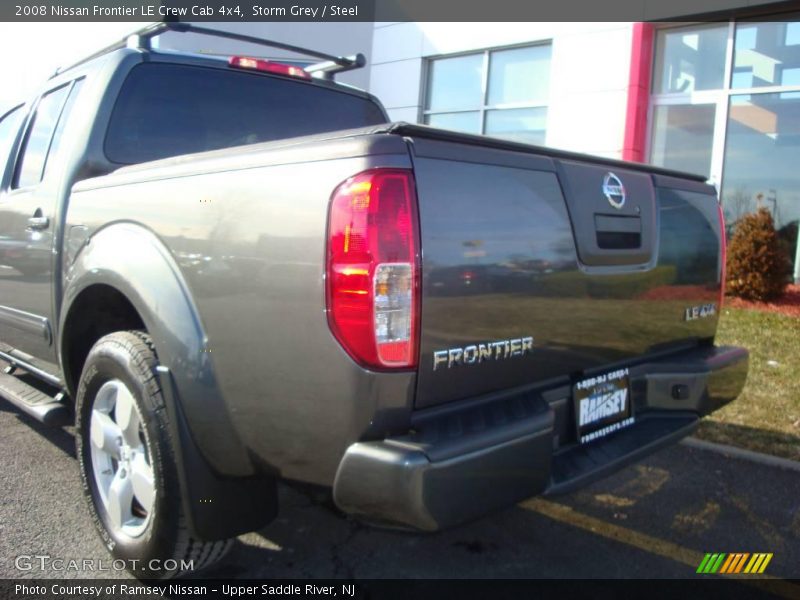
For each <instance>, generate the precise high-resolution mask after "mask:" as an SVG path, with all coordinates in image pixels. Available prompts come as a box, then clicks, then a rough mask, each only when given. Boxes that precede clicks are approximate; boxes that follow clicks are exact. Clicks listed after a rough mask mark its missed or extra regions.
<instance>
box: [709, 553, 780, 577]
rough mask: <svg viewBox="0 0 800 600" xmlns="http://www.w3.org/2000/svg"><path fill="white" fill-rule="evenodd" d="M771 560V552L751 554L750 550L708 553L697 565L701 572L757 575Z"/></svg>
mask: <svg viewBox="0 0 800 600" xmlns="http://www.w3.org/2000/svg"><path fill="white" fill-rule="evenodd" d="M771 560H772V553H771V552H769V553H767V552H756V553H755V554H750V553H749V552H733V553H731V554H725V553H713V554H712V553H708V554H706V555H705V556H704V557H703V560H702V562H701V563H700V566H699V567H697V572H698V573H701V574H717V573H718V574H720V575H736V574H744V573H747V574H751V575H756V574H760V573H763V572H764V570H765V569H766V568H767V565H768V564H769V562H770V561H771Z"/></svg>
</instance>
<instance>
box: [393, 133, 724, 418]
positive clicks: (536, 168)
mask: <svg viewBox="0 0 800 600" xmlns="http://www.w3.org/2000/svg"><path fill="white" fill-rule="evenodd" d="M440 135H441V134H440ZM409 139H410V146H411V148H412V156H413V161H414V171H415V175H416V182H417V193H418V198H419V215H420V228H421V247H422V273H423V276H422V313H421V339H420V344H421V346H420V367H419V377H418V390H417V399H416V406H417V407H428V406H433V405H436V404H441V403H444V402H448V401H452V400H457V399H462V398H471V397H475V396H477V395H481V394H488V393H491V392H494V391H500V390H505V389H508V388H512V387H517V386H523V385H528V384H542V383H545V382H548V383H549V382H551V381H552V383H553V384H556V383H559V382H561V383H566V382H569V381H572V382H574V381H575V380H576V379H577V378H579V377H581V376H582V375H583V374H584V373H586V372H587V371H591V370H593V369H598V368H600V367H602V368H604V369H605V368H610V367H611V366H613V365H624V364H626V363H629V362H631V361H633V360H634V359H637V358H639V357H642V356H643V355H653V354H656V353H661V352H669V351H673V350H679V349H681V348H687V347H691V346H695V345H697V344H698V343H699V342H700V341H708V340H710V339H712V338H713V336H714V333H715V331H716V325H717V314H716V304H717V302H718V297H719V286H720V253H719V247H720V224H719V217H718V212H717V201H716V196H715V193H714V190H713V188H711V187H709V186H707V185H705V184H703V183H702V182H700V181H697V179H696V178H692V177H691V176H678V175H676V174H671V173H666V172H663V171H659V170H656V169H650V170H646V169H644V168H642V167H640V166H636V165H630V164H627V163H617V162H612V161H601V160H599V159H598V160H597V161H594V160H593V159H592V158H590V157H579V156H573V155H564V154H560V153H556V152H550V151H548V150H546V149H540V148H533V147H527V146H521V145H520V146H515V145H513V144H509V145H508V146H505V145H503V144H502V143H499V142H496V141H493V140H484V139H482V138H478V137H472V136H458V135H454V136H452V139H450V140H446V139H430V138H425V137H419V136H416V135H415V136H413V137H411V138H409ZM622 188H624V196H625V198H624V203H623V202H622Z"/></svg>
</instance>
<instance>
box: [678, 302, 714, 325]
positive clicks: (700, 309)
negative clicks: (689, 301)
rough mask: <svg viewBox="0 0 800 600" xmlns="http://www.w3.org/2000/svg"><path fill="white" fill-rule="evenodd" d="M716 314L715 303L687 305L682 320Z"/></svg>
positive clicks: (693, 319)
mask: <svg viewBox="0 0 800 600" xmlns="http://www.w3.org/2000/svg"><path fill="white" fill-rule="evenodd" d="M715 314H717V305H716V304H714V303H711V304H701V305H700V306H688V307H686V310H684V312H683V320H684V321H696V320H697V319H705V318H706V317H713V316H714V315H715Z"/></svg>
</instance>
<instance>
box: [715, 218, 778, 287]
mask: <svg viewBox="0 0 800 600" xmlns="http://www.w3.org/2000/svg"><path fill="white" fill-rule="evenodd" d="M788 273H789V259H788V257H787V256H786V253H785V250H784V249H783V248H782V246H781V243H780V239H779V237H778V234H777V232H776V231H775V223H774V222H773V220H772V214H771V213H770V212H769V211H768V210H767V209H766V208H763V207H762V208H759V209H758V211H756V212H754V213H750V214H748V215H745V216H744V217H742V218H741V219H740V220H739V222H738V223H737V224H736V229H735V231H734V232H733V236H732V237H731V240H730V242H729V243H728V267H727V274H726V278H727V282H728V283H727V290H728V292H729V293H730V294H732V295H734V296H739V297H740V298H744V299H745V300H760V301H767V300H773V299H775V298H777V297H778V296H780V295H781V294H783V290H784V289H785V287H786V284H787V275H788Z"/></svg>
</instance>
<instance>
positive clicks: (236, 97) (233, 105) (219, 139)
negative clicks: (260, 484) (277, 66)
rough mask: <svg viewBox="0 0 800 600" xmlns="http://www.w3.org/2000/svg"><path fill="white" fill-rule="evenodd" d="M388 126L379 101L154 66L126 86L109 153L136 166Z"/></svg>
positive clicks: (250, 77)
mask: <svg viewBox="0 0 800 600" xmlns="http://www.w3.org/2000/svg"><path fill="white" fill-rule="evenodd" d="M385 120H386V119H385V118H384V116H383V113H382V112H381V110H380V109H379V108H378V106H377V105H376V104H375V103H374V102H371V101H369V100H366V99H364V98H360V97H358V96H355V95H352V94H347V93H344V92H338V91H335V90H330V89H326V88H323V87H321V86H316V85H313V84H309V83H304V82H301V81H292V80H291V79H284V78H279V77H270V76H265V75H260V74H252V73H246V72H241V71H234V70H230V71H227V70H224V69H211V68H204V67H189V66H184V65H168V64H154V63H150V64H143V65H140V66H138V67H136V68H134V69H133V70H132V71H131V73H130V75H128V78H127V79H126V80H125V83H124V84H123V86H122V90H121V91H120V95H119V98H118V100H117V103H116V105H115V106H114V111H113V113H112V115H111V122H110V124H109V128H108V133H107V135H106V141H105V152H106V156H107V157H108V159H109V160H111V161H113V162H116V163H123V164H134V163H140V162H146V161H150V160H157V159H160V158H167V157H170V156H177V155H180V154H189V153H193V152H204V151H206V150H217V149H219V148H228V147H231V146H240V145H243V144H255V143H258V142H265V141H271V140H278V139H284V138H291V137H297V136H302V135H311V134H315V133H324V132H326V131H336V130H340V129H352V128H355V127H364V126H367V125H374V124H378V123H384V122H385Z"/></svg>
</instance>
